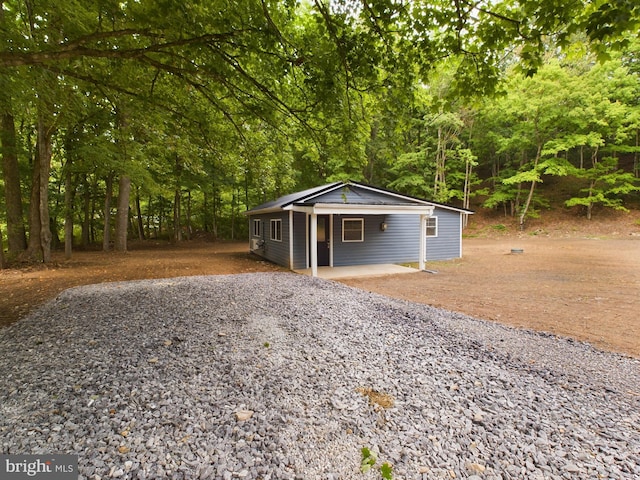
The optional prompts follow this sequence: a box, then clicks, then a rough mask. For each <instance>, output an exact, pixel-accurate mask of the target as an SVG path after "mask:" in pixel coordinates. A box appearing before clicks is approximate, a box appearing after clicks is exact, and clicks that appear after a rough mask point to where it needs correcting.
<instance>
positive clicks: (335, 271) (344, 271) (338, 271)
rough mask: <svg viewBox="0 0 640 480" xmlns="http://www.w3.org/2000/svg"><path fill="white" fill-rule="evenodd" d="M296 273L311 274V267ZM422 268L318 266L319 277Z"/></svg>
mask: <svg viewBox="0 0 640 480" xmlns="http://www.w3.org/2000/svg"><path fill="white" fill-rule="evenodd" d="M294 271H295V272H296V273H302V274H303V275H311V269H310V268H306V269H303V270H294ZM419 271H420V270H418V269H416V268H411V267H403V266H402V265H393V264H382V265H352V266H348V267H318V277H319V278H326V279H329V280H330V279H336V278H347V277H371V276H376V275H394V274H397V273H415V272H419Z"/></svg>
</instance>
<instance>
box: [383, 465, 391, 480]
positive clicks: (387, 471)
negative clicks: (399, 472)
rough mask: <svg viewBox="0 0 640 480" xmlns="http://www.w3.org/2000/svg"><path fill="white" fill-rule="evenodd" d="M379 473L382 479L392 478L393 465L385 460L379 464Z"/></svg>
mask: <svg viewBox="0 0 640 480" xmlns="http://www.w3.org/2000/svg"><path fill="white" fill-rule="evenodd" d="M380 474H381V475H382V478H384V480H393V467H392V466H391V464H390V463H388V462H385V463H383V464H382V465H381V466H380Z"/></svg>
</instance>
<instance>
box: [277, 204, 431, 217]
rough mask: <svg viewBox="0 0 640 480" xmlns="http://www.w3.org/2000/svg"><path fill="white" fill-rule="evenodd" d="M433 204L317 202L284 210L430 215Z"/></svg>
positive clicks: (320, 212)
mask: <svg viewBox="0 0 640 480" xmlns="http://www.w3.org/2000/svg"><path fill="white" fill-rule="evenodd" d="M433 209H434V207H433V205H360V204H354V203H317V204H315V205H312V206H301V205H289V206H287V207H284V210H293V211H294V212H306V213H315V214H316V215H330V214H336V215H394V214H400V215H401V214H421V215H432V214H433Z"/></svg>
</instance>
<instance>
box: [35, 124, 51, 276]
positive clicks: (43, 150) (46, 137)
mask: <svg viewBox="0 0 640 480" xmlns="http://www.w3.org/2000/svg"><path fill="white" fill-rule="evenodd" d="M52 133H53V128H52V127H50V126H47V125H45V123H44V120H43V119H42V118H40V119H38V154H39V155H40V179H39V180H40V248H41V249H42V261H43V262H44V263H49V262H50V261H51V237H52V235H51V229H50V223H49V172H50V170H51V156H52V145H51V135H52Z"/></svg>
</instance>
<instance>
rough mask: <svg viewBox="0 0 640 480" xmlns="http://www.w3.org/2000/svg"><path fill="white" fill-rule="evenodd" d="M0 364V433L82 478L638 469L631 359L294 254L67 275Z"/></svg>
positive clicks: (8, 333) (9, 342)
mask: <svg viewBox="0 0 640 480" xmlns="http://www.w3.org/2000/svg"><path fill="white" fill-rule="evenodd" d="M0 372H2V375H1V377H0V447H1V448H0V450H1V452H2V453H3V454H20V453H73V454H78V455H79V468H80V474H81V475H80V477H81V478H91V479H94V478H95V479H98V478H112V477H113V478H116V477H117V478H186V479H192V478H206V479H212V478H215V479H218V478H220V479H235V478H247V479H359V478H362V479H374V478H377V479H380V478H382V477H381V472H380V466H381V465H382V464H383V463H385V462H388V463H389V464H391V465H392V468H393V478H394V479H438V478H443V479H452V478H470V479H474V480H478V479H510V478H513V479H516V478H518V479H521V478H527V479H560V478H562V479H572V478H575V479H584V478H594V479H595V478H607V479H634V478H635V479H637V478H640V361H639V360H637V359H633V358H629V357H624V356H620V355H616V354H611V353H604V352H601V351H597V350H595V349H593V348H592V347H590V346H589V345H586V344H582V343H578V342H575V341H570V340H566V339H560V338H556V337H555V336H552V335H545V334H540V333H534V332H529V331H522V330H513V329H510V328H508V327H504V326H500V325H498V324H493V323H489V322H484V321H479V320H475V319H472V318H469V317H465V316H462V315H459V314H454V313H451V312H448V311H445V310H440V309H435V308H431V307H428V306H425V305H419V304H413V303H408V302H403V301H399V300H392V299H390V298H387V297H383V296H379V295H376V294H371V293H366V292H363V291H360V290H356V289H353V288H350V287H347V286H345V285H342V284H339V283H334V282H331V281H324V280H318V279H313V278H309V277H305V276H301V275H295V274H289V273H258V274H246V275H226V276H207V277H182V278H173V279H164V280H147V281H136V282H123V283H110V284H101V285H92V286H87V287H78V288H74V289H71V290H67V291H65V292H63V293H62V294H60V295H59V296H58V298H57V299H56V300H54V301H52V302H50V303H48V304H46V305H45V306H44V307H43V308H41V309H40V310H38V311H37V312H35V313H34V314H32V315H31V316H29V317H27V318H26V319H24V320H22V321H20V322H18V323H16V324H14V325H12V326H10V327H8V328H5V329H3V330H0ZM363 447H367V448H369V449H370V450H371V451H372V452H374V453H375V454H376V457H377V461H376V464H375V466H374V468H373V469H372V470H370V471H369V472H368V473H366V474H364V473H361V472H360V466H361V462H362V453H361V449H362V448H363Z"/></svg>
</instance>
